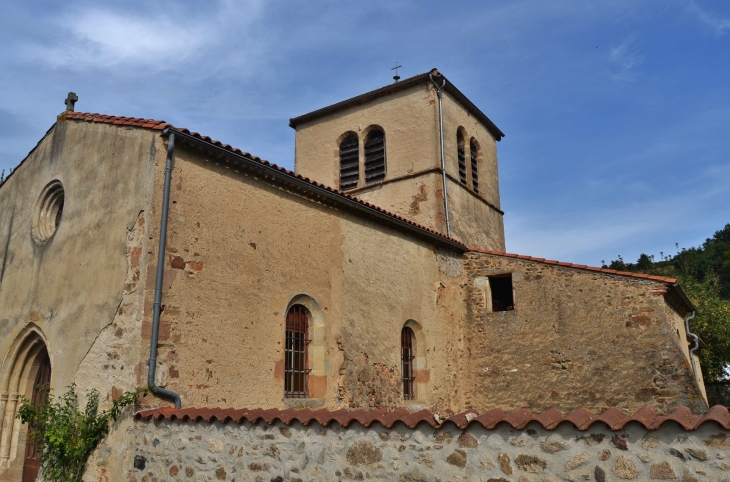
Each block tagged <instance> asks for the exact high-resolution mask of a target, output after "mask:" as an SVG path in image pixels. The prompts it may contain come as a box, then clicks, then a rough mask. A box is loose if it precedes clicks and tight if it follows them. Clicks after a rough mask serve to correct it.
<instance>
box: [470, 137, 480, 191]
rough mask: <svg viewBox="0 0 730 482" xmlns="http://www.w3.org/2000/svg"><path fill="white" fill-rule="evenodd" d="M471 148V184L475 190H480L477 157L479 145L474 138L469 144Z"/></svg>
mask: <svg viewBox="0 0 730 482" xmlns="http://www.w3.org/2000/svg"><path fill="white" fill-rule="evenodd" d="M469 147H470V150H471V186H472V189H474V192H479V168H478V167H477V159H478V158H479V147H477V143H476V142H474V139H472V140H471V145H470V146H469Z"/></svg>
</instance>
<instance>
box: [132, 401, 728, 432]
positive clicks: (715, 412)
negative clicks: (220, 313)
mask: <svg viewBox="0 0 730 482" xmlns="http://www.w3.org/2000/svg"><path fill="white" fill-rule="evenodd" d="M470 414H473V416H469V415H470ZM134 417H135V419H137V420H156V421H161V420H162V419H165V420H169V421H180V422H185V421H194V422H201V421H204V422H207V423H212V422H215V421H218V422H220V423H228V422H234V423H238V424H240V423H244V422H249V423H257V422H258V421H259V420H263V421H264V422H265V423H267V424H269V425H272V424H274V423H275V422H276V420H279V421H280V422H281V423H283V424H284V425H291V424H292V423H293V422H294V421H298V422H299V423H301V424H302V425H310V424H311V423H312V422H313V421H317V423H319V424H320V425H322V426H328V425H330V424H331V423H332V422H336V423H337V424H338V425H340V426H342V427H348V426H350V425H351V424H352V422H357V423H358V424H359V425H361V426H363V427H369V426H371V425H372V424H373V423H375V422H378V423H379V424H381V425H382V426H383V427H385V428H392V427H393V426H394V425H395V424H397V423H399V422H400V423H403V424H404V425H406V426H407V427H409V428H415V427H417V426H418V425H419V424H421V423H427V424H429V425H430V426H431V427H433V428H439V427H442V426H444V425H445V424H447V423H451V424H454V425H456V426H457V427H458V428H460V429H465V428H467V427H468V426H469V425H470V424H472V423H478V424H480V425H481V426H482V427H484V428H485V429H487V430H492V429H494V428H495V427H496V426H497V425H499V424H500V423H502V422H505V423H508V424H510V425H511V426H512V427H513V428H514V429H517V430H522V429H524V428H525V427H526V426H527V425H528V424H529V423H530V422H538V423H539V424H540V425H541V426H542V427H543V428H544V429H545V430H554V429H556V428H557V427H558V426H559V425H560V424H561V423H565V422H568V423H571V424H572V425H573V426H574V427H575V428H576V429H577V430H587V429H588V428H590V427H591V426H592V425H593V424H594V423H596V422H603V423H604V424H606V425H607V426H608V428H610V429H611V430H613V431H619V430H623V429H624V427H625V426H626V424H628V423H629V422H638V423H640V424H641V425H643V426H644V428H646V429H647V430H657V429H659V428H660V427H661V426H662V425H663V424H664V423H666V422H667V421H672V422H675V423H677V424H678V425H680V426H681V427H682V428H683V429H684V430H688V431H691V430H696V429H697V428H699V427H700V426H701V425H702V424H704V423H706V422H713V423H717V424H718V425H720V426H721V427H722V428H724V429H725V430H730V412H728V409H727V408H725V407H723V406H721V405H716V406H714V407H712V408H710V409H709V410H708V411H707V413H705V414H704V415H694V414H692V413H691V411H690V410H689V408H687V407H677V408H675V409H674V410H673V411H672V412H671V413H670V414H668V415H658V414H657V413H656V411H655V410H654V409H653V408H652V407H649V406H644V407H642V408H640V409H639V410H637V411H636V412H635V413H634V414H633V415H630V416H629V415H626V414H624V413H623V412H622V411H621V409H619V408H617V407H611V408H608V409H606V410H604V411H603V412H602V413H601V414H600V415H598V416H596V415H593V413H591V411H590V410H588V409H587V408H585V407H581V408H578V409H576V410H574V411H573V412H572V413H570V414H568V415H565V416H563V415H562V414H561V412H560V410H559V409H557V408H551V409H548V410H545V411H544V412H542V413H540V414H537V415H535V414H533V413H532V411H531V410H529V409H526V408H523V409H521V410H517V411H515V412H512V413H506V412H505V411H504V410H502V409H500V408H496V409H493V410H489V411H488V412H485V413H481V414H480V413H479V412H478V411H477V410H474V409H470V410H466V411H464V412H461V413H458V414H452V415H451V416H450V417H448V418H446V419H445V420H437V418H436V414H434V413H433V412H432V411H430V410H428V409H422V410H418V411H416V412H408V410H406V409H399V410H396V411H386V410H384V409H378V410H365V409H358V410H353V411H348V410H345V409H339V410H328V409H325V408H322V409H318V410H314V411H313V410H311V409H309V408H302V409H298V408H287V409H283V410H282V409H278V408H270V409H263V408H256V409H246V408H243V409H233V408H220V407H216V408H183V409H175V408H172V407H165V408H155V409H149V410H143V411H140V412H137V413H136V414H135V416H134Z"/></svg>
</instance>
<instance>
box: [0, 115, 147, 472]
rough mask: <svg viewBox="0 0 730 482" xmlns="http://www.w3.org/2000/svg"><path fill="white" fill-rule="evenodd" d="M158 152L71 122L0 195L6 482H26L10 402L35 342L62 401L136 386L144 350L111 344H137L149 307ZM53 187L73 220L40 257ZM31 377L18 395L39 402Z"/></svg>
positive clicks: (108, 129) (66, 218)
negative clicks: (143, 287)
mask: <svg viewBox="0 0 730 482" xmlns="http://www.w3.org/2000/svg"><path fill="white" fill-rule="evenodd" d="M155 142H156V136H155V135H154V134H153V133H151V132H150V131H148V130H142V129H132V128H123V127H116V126H107V125H99V124H91V123H79V122H75V121H67V122H63V121H61V122H59V123H57V124H56V125H55V126H54V127H53V128H52V129H51V130H50V131H49V132H48V134H47V135H46V136H45V137H44V138H43V139H42V140H41V141H40V142H39V144H38V146H37V147H36V148H35V149H34V150H33V151H32V152H31V153H30V154H29V156H28V157H27V158H26V159H25V161H24V162H23V164H22V165H20V166H19V167H18V168H17V169H16V170H15V172H14V173H13V175H12V176H11V177H10V178H9V179H8V180H7V181H6V182H5V184H3V185H2V187H0V354H1V355H2V357H3V366H2V372H1V373H2V380H4V382H3V383H4V385H3V388H2V390H3V391H4V393H3V396H4V398H3V399H6V398H7V399H8V404H7V405H6V406H5V404H3V406H5V408H6V412H7V413H6V414H5V423H4V426H3V427H2V432H3V434H4V435H3V436H2V440H3V441H4V442H3V448H2V450H3V456H4V457H9V459H6V460H4V462H3V464H5V465H6V466H7V465H10V469H9V470H6V471H4V472H3V473H2V474H0V480H19V478H20V475H19V472H17V471H18V470H21V468H22V459H23V452H24V448H25V433H26V432H25V430H26V428H25V426H21V425H20V422H19V421H17V420H15V419H14V410H15V407H16V405H14V400H15V399H17V395H18V394H17V393H13V392H14V390H13V389H12V386H11V388H10V389H9V390H10V393H8V392H7V390H8V385H7V382H8V377H9V376H10V375H9V372H10V370H13V369H15V370H18V367H16V366H15V365H16V362H17V364H22V363H23V362H22V361H18V360H16V359H15V358H14V355H13V353H15V352H14V350H16V349H17V347H18V346H19V345H20V344H21V343H22V342H23V338H24V337H25V336H26V335H30V334H33V336H36V337H38V339H39V340H41V341H39V343H45V344H46V345H47V349H48V353H49V355H50V360H51V367H52V376H51V388H52V389H53V390H54V392H55V393H63V392H64V391H65V389H66V387H68V386H69V385H71V383H74V382H75V383H76V384H77V385H78V386H79V387H80V390H81V391H82V392H83V391H84V390H88V389H91V388H94V387H96V388H98V389H99V390H100V391H101V394H102V395H101V399H102V401H103V400H105V399H106V397H108V396H109V395H111V394H110V391H111V387H112V386H114V387H115V389H116V390H118V391H123V390H125V389H130V388H134V386H135V385H136V377H135V376H134V370H135V364H136V363H137V361H138V358H139V353H138V347H137V345H136V344H135V343H134V342H132V344H131V345H130V346H127V347H126V348H125V349H124V350H118V349H116V348H114V347H113V346H112V344H114V343H117V342H119V341H120V340H121V337H122V336H130V337H132V339H133V340H135V339H138V335H137V334H135V332H134V331H130V332H128V333H126V332H125V329H126V328H124V327H122V326H121V325H118V322H120V320H122V319H124V318H126V316H127V313H130V312H132V311H135V310H136V306H138V303H139V296H135V294H134V292H135V287H134V286H135V284H136V283H137V282H138V278H139V275H140V269H139V264H140V256H141V254H142V248H141V247H142V245H143V244H144V241H145V236H144V230H145V227H146V223H145V221H146V218H145V213H146V210H147V208H148V203H149V199H150V197H151V192H152V189H151V185H152V183H151V181H150V179H151V176H152V175H153V166H154V163H155V160H156V158H157V156H158V151H157V146H156V144H155ZM53 180H59V181H61V183H62V184H63V188H64V191H65V201H64V207H63V217H62V219H61V222H60V225H59V226H58V229H57V230H56V232H55V233H54V234H53V236H52V237H51V238H50V239H49V240H48V241H47V242H46V243H45V244H42V245H41V244H38V243H37V242H36V241H34V240H33V238H32V237H31V222H32V218H33V214H34V210H35V209H36V202H37V200H38V198H39V195H40V194H41V191H42V190H43V188H44V187H45V186H46V185H47V184H48V183H49V182H51V181H53ZM122 324H128V323H127V321H123V322H122ZM136 331H137V332H138V328H137V330H136ZM125 333H126V335H124V334H125ZM104 334H111V337H108V336H107V337H106V338H105V335H104ZM115 335H116V336H115ZM92 352H93V355H91V353H92ZM29 362H30V361H29ZM32 373H34V372H33V371H31V374H30V375H27V379H23V380H21V383H20V387H19V394H20V395H25V396H30V394H31V390H32V383H33V380H31V378H33V377H34V375H32ZM11 385H12V384H11ZM82 397H83V393H82ZM11 430H12V431H13V432H14V435H13V438H12V440H13V442H12V447H11V446H8V445H7V443H8V440H10V439H8V438H7V435H8V433H9V431H11Z"/></svg>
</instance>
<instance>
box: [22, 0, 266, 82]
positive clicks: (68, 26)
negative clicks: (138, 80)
mask: <svg viewBox="0 0 730 482" xmlns="http://www.w3.org/2000/svg"><path fill="white" fill-rule="evenodd" d="M259 11H260V5H259V2H258V0H252V1H250V2H245V3H241V2H239V3H238V4H237V5H236V6H234V5H233V4H232V3H231V2H224V3H222V4H220V5H218V6H217V8H211V13H210V14H209V15H207V16H204V17H202V16H200V15H195V16H191V17H190V16H187V17H186V16H182V15H178V16H177V17H176V16H173V15H170V14H167V13H165V12H162V13H159V14H157V15H149V14H148V15H143V14H139V13H135V12H121V11H118V10H112V9H108V8H104V7H96V8H91V9H84V10H83V11H76V12H69V13H68V14H66V15H64V16H62V17H61V18H59V20H58V25H59V27H60V28H61V30H63V32H64V33H63V35H62V38H63V39H64V40H62V41H61V42H59V43H57V44H55V45H52V46H47V45H38V44H35V45H27V46H26V49H27V50H29V52H28V54H29V56H30V57H31V58H35V59H37V60H40V61H42V62H43V63H46V64H48V65H50V66H51V67H66V68H71V69H73V70H84V69H89V68H97V69H104V68H109V67H113V66H117V65H132V66H135V67H153V70H155V71H159V70H164V69H168V68H171V67H175V66H179V65H180V64H181V63H184V62H185V61H186V60H188V59H189V58H191V57H193V56H195V55H197V54H199V52H200V51H201V50H203V49H206V48H211V47H213V46H215V45H216V44H219V43H222V41H223V38H224V34H225V32H226V31H227V30H228V29H229V27H231V26H232V24H234V23H236V24H237V27H245V26H246V25H247V24H249V23H250V22H252V21H253V20H254V19H255V18H256V16H257V14H258V13H259Z"/></svg>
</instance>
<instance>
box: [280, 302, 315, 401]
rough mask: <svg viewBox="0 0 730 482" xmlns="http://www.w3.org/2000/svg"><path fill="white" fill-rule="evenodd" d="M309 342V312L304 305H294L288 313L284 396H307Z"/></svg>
mask: <svg viewBox="0 0 730 482" xmlns="http://www.w3.org/2000/svg"><path fill="white" fill-rule="evenodd" d="M308 344H309V312H308V311H307V309H306V308H305V307H304V306H302V305H294V306H292V307H291V308H289V312H288V313H287V314H286V349H285V354H284V357H285V363H284V396H285V397H286V398H307V375H308V374H309V367H308V361H309V360H308V359H307V345H308Z"/></svg>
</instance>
